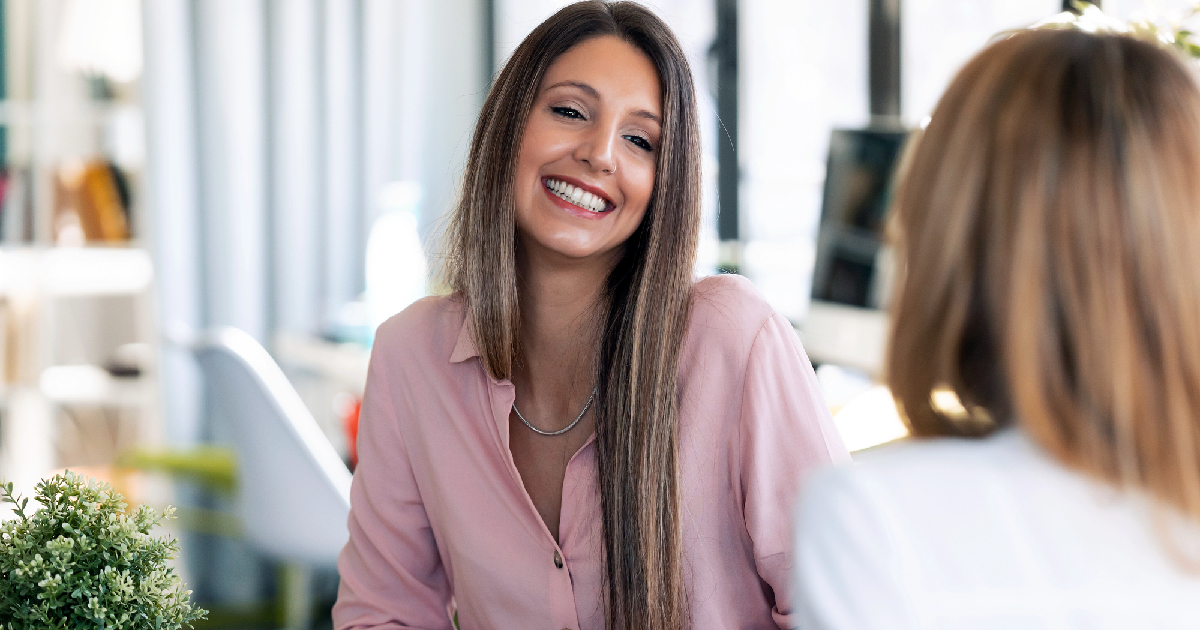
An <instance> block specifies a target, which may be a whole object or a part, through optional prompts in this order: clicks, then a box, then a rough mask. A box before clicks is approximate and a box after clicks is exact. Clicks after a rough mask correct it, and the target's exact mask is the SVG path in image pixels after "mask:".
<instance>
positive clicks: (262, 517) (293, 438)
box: [192, 328, 351, 565]
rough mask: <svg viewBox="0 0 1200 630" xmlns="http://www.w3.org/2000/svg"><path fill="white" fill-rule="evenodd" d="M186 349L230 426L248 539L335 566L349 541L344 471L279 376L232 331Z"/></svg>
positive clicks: (259, 350)
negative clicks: (200, 370) (196, 363)
mask: <svg viewBox="0 0 1200 630" xmlns="http://www.w3.org/2000/svg"><path fill="white" fill-rule="evenodd" d="M192 350H193V353H194V354H195V356H196V359H197V361H198V362H199V364H200V367H201V369H202V370H203V372H204V378H205V381H206V382H207V385H208V391H209V392H210V394H211V395H212V398H213V400H215V401H217V404H218V405H219V406H220V408H221V409H222V410H223V411H224V416H225V417H226V418H228V419H229V420H230V422H231V424H232V427H231V429H232V434H233V440H234V449H235V451H236V452H237V456H238V488H239V490H238V493H239V509H240V512H241V518H242V525H243V528H244V529H245V535H246V538H247V539H249V541H250V542H251V544H253V545H254V546H255V547H257V548H258V549H259V550H260V551H262V552H264V553H266V554H268V555H271V556H275V557H279V558H283V559H290V560H298V561H303V562H307V563H310V564H315V565H332V564H334V563H336V561H337V555H338V552H339V551H340V550H341V548H342V546H343V545H345V544H346V540H347V539H348V538H349V533H348V530H347V528H346V517H347V515H348V514H349V511H350V479H351V475H350V471H349V469H347V468H346V465H345V464H344V463H342V460H341V459H340V458H339V457H338V455H337V452H336V451H335V450H334V448H333V445H332V444H331V443H330V442H329V440H328V439H327V438H326V437H325V434H324V433H322V432H321V428H320V427H319V426H318V425H317V422H316V420H314V419H313V417H312V414H311V413H309V411H308V408H307V407H305V406H304V402H303V401H301V400H300V396H299V394H297V393H296V390H295V388H293V387H292V385H291V383H289V382H288V380H287V377H285V376H284V374H283V370H281V369H280V368H279V366H278V365H277V364H276V363H275V361H274V360H273V359H272V358H271V355H270V354H268V353H267V351H266V350H265V349H264V348H263V347H262V346H261V345H259V343H258V342H257V341H255V340H254V338H253V337H251V336H250V335H249V334H247V333H245V332H243V331H241V330H238V329H236V328H218V329H214V330H211V331H209V332H207V333H205V334H204V335H202V336H201V337H200V338H199V339H198V340H197V341H196V343H195V344H194V345H193V347H192Z"/></svg>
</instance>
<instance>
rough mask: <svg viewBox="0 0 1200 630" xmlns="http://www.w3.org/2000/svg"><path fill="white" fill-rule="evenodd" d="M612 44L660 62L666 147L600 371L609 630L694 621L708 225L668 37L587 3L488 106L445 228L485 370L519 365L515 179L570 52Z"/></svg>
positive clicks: (688, 84)
mask: <svg viewBox="0 0 1200 630" xmlns="http://www.w3.org/2000/svg"><path fill="white" fill-rule="evenodd" d="M603 35H613V36H616V37H619V38H621V39H622V40H624V41H626V42H628V43H629V44H631V45H632V46H634V47H635V48H637V49H638V50H640V51H641V52H642V53H643V54H645V55H646V57H648V58H649V59H650V61H651V62H652V63H653V64H654V67H655V69H656V70H657V72H658V77H659V82H660V85H661V87H662V108H663V111H662V114H663V116H662V119H663V127H662V136H661V141H660V150H659V155H658V163H657V170H656V175H655V181H654V190H653V191H652V193H651V196H650V201H649V204H648V206H647V208H646V214H645V217H644V218H643V219H642V222H641V224H640V225H639V226H638V228H637V229H636V230H635V231H634V233H633V235H632V236H631V237H630V238H629V241H628V242H627V243H626V244H625V247H624V254H623V257H622V258H621V260H620V261H619V262H618V264H617V265H616V267H615V268H614V269H613V271H612V272H611V274H610V275H609V277H608V282H607V286H606V289H607V291H606V298H607V304H606V305H605V309H606V310H605V312H604V318H603V321H604V328H603V332H602V335H601V340H600V353H599V365H598V368H597V381H598V386H597V397H596V398H597V400H596V402H597V404H596V407H595V409H596V416H595V420H596V443H595V447H596V460H597V462H598V465H597V469H598V470H597V476H598V479H597V483H598V486H599V490H600V507H601V512H602V519H603V538H604V561H605V570H606V574H607V575H606V578H607V579H606V585H607V615H606V619H607V624H608V628H610V629H612V628H680V627H684V626H685V625H687V623H688V617H687V604H686V595H685V588H684V580H683V551H682V543H681V540H680V527H679V500H680V499H679V471H678V431H677V427H678V421H679V408H678V392H677V378H678V369H679V353H680V347H681V345H682V343H683V335H684V330H685V328H686V325H687V315H688V305H689V302H690V297H691V287H692V281H691V274H692V267H693V264H694V261H695V255H696V253H695V252H696V241H697V238H698V236H697V235H698V233H699V221H700V153H699V152H700V135H699V123H698V120H697V113H696V97H695V89H694V87H693V85H692V75H691V69H690V68H689V66H688V63H687V59H686V57H685V56H684V54H683V50H682V49H681V48H680V46H679V43H678V42H677V41H676V39H675V37H674V35H672V33H671V31H670V29H668V28H667V26H666V25H665V24H664V23H663V22H662V21H661V20H660V19H658V18H657V17H656V16H655V15H654V14H653V13H651V12H650V11H649V10H647V9H645V8H644V7H642V6H640V5H638V4H634V3H632V2H616V3H611V4H609V3H604V2H579V3H576V4H573V5H570V6H568V7H566V8H564V9H562V10H560V11H559V12H558V13H555V14H554V15H553V16H551V17H550V18H549V19H547V20H546V21H545V22H543V23H542V24H541V25H540V26H538V27H537V28H536V29H534V31H533V32H532V33H530V34H529V36H528V37H526V38H525V40H524V41H523V42H521V45H520V46H518V47H517V49H516V51H515V52H513V54H512V57H511V58H510V59H509V60H508V62H507V63H506V64H505V66H504V69H503V70H502V71H501V72H500V74H499V76H498V77H497V78H496V81H495V84H494V85H493V86H492V89H491V91H490V92H489V93H488V97H487V99H486V100H485V101H484V105H483V111H482V113H481V114H480V116H479V122H478V124H477V125H476V127H475V135H474V138H473V140H472V143H471V152H470V156H469V157H468V160H467V165H466V174H465V176H464V181H463V188H462V197H461V200H460V202H459V204H458V208H457V210H456V212H455V214H454V217H453V219H452V222H451V224H450V230H449V237H448V241H449V247H448V249H449V252H448V257H447V267H446V270H445V273H446V280H447V283H448V284H449V286H450V287H451V289H452V290H453V291H455V292H456V293H458V294H460V295H462V296H463V298H464V299H465V301H466V303H467V305H468V307H469V312H470V315H469V316H470V317H471V318H472V323H473V325H474V330H475V335H476V343H477V345H478V347H479V351H480V356H481V357H482V360H483V364H484V366H485V368H486V369H487V371H488V372H489V373H490V374H491V375H492V376H493V377H494V378H497V379H507V378H510V377H511V375H512V371H513V365H514V363H515V362H516V361H517V360H518V359H519V357H520V356H521V347H520V333H519V331H520V305H519V301H518V289H517V273H516V249H517V239H516V223H515V219H514V173H515V170H516V162H517V148H518V147H519V146H520V143H521V138H522V136H523V134H524V129H525V124H526V122H527V120H528V118H529V112H530V109H531V108H532V106H533V103H534V100H535V98H536V96H537V93H538V90H539V89H540V86H541V82H542V78H543V77H544V76H545V73H546V70H547V69H548V68H549V67H550V65H551V64H552V63H554V61H555V60H556V59H557V58H558V57H559V56H560V55H562V54H563V53H565V52H566V51H567V50H569V49H570V48H571V47H573V46H576V45H578V44H579V43H581V42H583V41H585V40H588V39H591V38H594V37H599V36H603Z"/></svg>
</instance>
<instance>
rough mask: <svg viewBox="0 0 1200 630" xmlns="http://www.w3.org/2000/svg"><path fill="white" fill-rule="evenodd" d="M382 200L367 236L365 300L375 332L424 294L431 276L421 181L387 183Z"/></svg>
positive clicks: (381, 196)
mask: <svg viewBox="0 0 1200 630" xmlns="http://www.w3.org/2000/svg"><path fill="white" fill-rule="evenodd" d="M379 202H380V206H381V207H382V208H383V213H382V214H381V215H380V216H379V218H378V219H376V220H375V224H374V225H372V226H371V233H370V235H368V237H367V261H366V284H367V292H366V301H367V314H368V316H369V317H370V326H371V331H372V333H373V332H374V330H375V329H376V328H378V327H379V325H380V324H382V323H383V322H384V321H385V320H386V319H387V318H389V317H391V316H392V315H395V314H396V313H399V312H400V311H402V310H404V309H405V308H406V307H407V306H408V305H409V304H412V303H413V302H415V301H417V300H419V299H421V298H422V297H425V295H426V293H427V291H426V284H427V280H428V278H427V272H428V266H427V265H426V262H425V253H424V252H423V251H422V250H421V237H420V234H419V233H418V231H417V225H418V219H417V217H418V216H419V206H420V202H421V188H420V185H419V184H417V183H416V182H412V181H405V182H394V183H391V184H388V185H387V186H385V187H384V188H383V190H382V191H381V193H380V199H379Z"/></svg>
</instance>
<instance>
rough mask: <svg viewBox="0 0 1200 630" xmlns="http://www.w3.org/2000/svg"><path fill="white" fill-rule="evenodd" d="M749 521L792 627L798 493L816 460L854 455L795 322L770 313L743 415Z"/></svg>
mask: <svg viewBox="0 0 1200 630" xmlns="http://www.w3.org/2000/svg"><path fill="white" fill-rule="evenodd" d="M740 427H741V448H740V452H741V470H740V473H741V479H742V488H741V490H742V496H743V498H744V508H743V510H744V515H745V519H746V529H747V531H748V532H749V534H750V538H751V540H752V541H753V546H754V561H755V564H756V566H757V569H758V574H759V576H760V577H761V578H762V579H763V581H764V582H765V583H766V585H767V586H769V587H770V588H771V589H772V590H773V591H774V595H775V607H774V609H773V610H772V611H771V612H772V616H773V617H774V619H775V622H776V623H777V624H778V625H779V627H780V628H794V627H796V626H797V621H796V619H795V617H794V615H793V606H794V602H793V600H792V596H791V584H790V580H791V571H792V568H793V567H792V565H793V562H794V557H793V553H792V523H791V520H792V519H791V516H792V513H793V509H794V505H795V498H796V493H797V491H798V489H799V485H800V483H801V481H802V480H803V478H804V477H805V476H806V475H807V474H808V473H810V472H811V471H812V470H814V469H815V468H818V467H820V466H822V465H825V464H829V463H834V462H837V463H840V462H847V461H849V459H850V455H849V453H848V452H847V451H846V446H845V445H844V444H843V443H842V438H841V436H840V435H839V434H838V431H837V428H836V427H835V426H834V424H833V418H832V417H830V415H829V409H828V408H827V407H826V405H825V399H824V397H823V396H822V395H821V393H820V390H819V388H818V386H817V378H816V374H814V373H813V368H812V364H811V363H810V362H809V360H808V356H807V355H806V354H805V353H804V348H803V347H801V345H800V339H799V338H798V337H797V336H796V332H795V331H794V330H793V329H792V326H791V324H789V323H788V322H787V320H785V319H784V318H783V317H781V316H780V315H778V314H772V315H771V317H770V318H769V319H768V320H767V321H766V322H765V323H764V324H763V326H762V328H761V329H760V330H759V331H758V334H757V336H756V338H755V340H754V343H753V345H752V346H751V350H750V357H749V360H748V363H747V366H746V374H745V384H744V387H743V398H742V418H741V423H740Z"/></svg>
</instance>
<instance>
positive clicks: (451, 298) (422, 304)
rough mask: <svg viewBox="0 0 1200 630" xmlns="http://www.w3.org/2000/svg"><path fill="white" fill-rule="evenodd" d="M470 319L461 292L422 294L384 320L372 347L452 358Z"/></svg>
mask: <svg viewBox="0 0 1200 630" xmlns="http://www.w3.org/2000/svg"><path fill="white" fill-rule="evenodd" d="M465 320H466V307H465V305H464V304H463V301H462V299H461V298H460V297H459V296H457V295H435V296H429V297H426V298H422V299H420V300H417V301H416V302H413V303H412V304H410V305H409V306H408V307H407V308H405V309H404V310H403V311H400V312H399V313H396V314H395V315H393V316H391V317H390V318H388V319H387V321H385V322H383V323H382V324H380V326H379V328H378V330H377V331H376V332H375V344H374V346H373V349H372V351H373V352H375V353H383V354H386V355H388V356H392V357H411V358H417V359H422V360H424V359H433V358H436V357H437V356H441V355H444V357H443V359H449V357H450V355H451V353H452V352H453V351H454V346H455V344H456V343H457V341H458V337H459V334H460V333H461V331H462V328H463V322H464V321H465Z"/></svg>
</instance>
